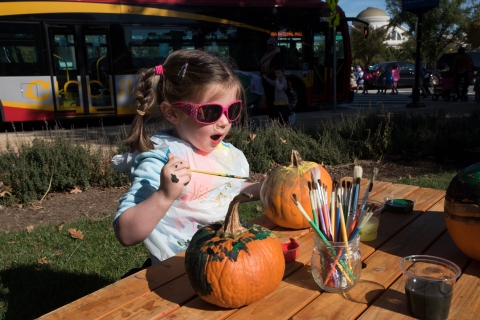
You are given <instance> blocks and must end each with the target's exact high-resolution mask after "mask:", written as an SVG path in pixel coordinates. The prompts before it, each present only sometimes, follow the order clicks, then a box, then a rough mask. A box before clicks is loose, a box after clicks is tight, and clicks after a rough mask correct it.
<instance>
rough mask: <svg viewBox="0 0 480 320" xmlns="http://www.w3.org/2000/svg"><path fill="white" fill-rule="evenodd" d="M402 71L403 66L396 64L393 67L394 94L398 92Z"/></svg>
mask: <svg viewBox="0 0 480 320" xmlns="http://www.w3.org/2000/svg"><path fill="white" fill-rule="evenodd" d="M400 71H401V68H400V66H399V65H398V64H394V65H393V67H392V75H393V86H392V94H398V89H397V86H398V81H399V80H400Z"/></svg>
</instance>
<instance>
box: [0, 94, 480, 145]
mask: <svg viewBox="0 0 480 320" xmlns="http://www.w3.org/2000/svg"><path fill="white" fill-rule="evenodd" d="M469 92H470V95H469V96H468V98H469V100H468V101H467V102H460V101H457V102H446V101H443V100H442V99H441V98H440V99H439V100H438V101H432V99H431V98H427V99H421V102H422V103H424V104H425V108H415V109H412V108H410V109H408V108H407V104H408V103H410V102H411V99H410V98H408V95H409V94H410V92H409V89H400V94H398V95H390V94H386V95H377V94H376V91H375V90H370V93H369V94H368V95H363V94H360V93H358V94H355V98H354V101H353V103H350V104H345V103H342V104H340V103H339V104H337V106H336V107H334V106H333V104H324V105H322V106H316V107H314V108H312V111H309V112H300V113H296V120H295V126H302V127H312V126H315V125H317V124H318V123H319V122H321V121H325V120H329V119H333V118H336V117H341V116H346V115H357V114H365V113H367V112H368V111H369V110H372V109H373V110H380V109H381V108H385V109H386V110H388V111H389V112H393V113H396V112H412V113H434V112H438V111H440V110H442V111H445V112H446V113H447V114H449V115H450V116H461V115H464V114H471V113H472V112H474V111H479V112H480V104H477V103H476V102H474V101H473V98H474V97H473V93H472V90H471V89H470V90H469ZM258 118H259V119H260V120H261V121H268V117H267V116H259V117H258ZM7 126H9V124H7ZM7 126H5V125H4V128H7ZM24 126H25V127H26V126H27V125H26V124H25V125H24ZM64 127H66V128H70V127H69V126H65V125H64ZM8 128H9V127H8ZM128 130H129V126H128V125H127V126H121V125H108V126H100V125H96V123H95V125H93V126H88V127H83V128H78V127H77V128H75V129H74V133H75V136H76V137H78V139H84V138H85V137H87V136H88V138H89V139H91V140H98V139H99V138H100V137H103V139H104V141H105V143H110V144H111V143H114V142H115V140H116V137H117V136H119V135H122V134H123V133H125V132H127V131H128ZM153 131H154V129H152V132H153ZM3 132H5V131H3ZM63 132H65V134H67V133H71V132H72V130H64V131H63ZM49 134H51V132H49V131H45V130H42V128H41V127H40V129H38V128H37V129H36V131H29V130H19V129H18V128H17V133H14V132H10V133H8V134H7V133H0V150H2V149H4V148H5V144H6V141H7V139H8V140H9V141H11V142H12V141H16V140H18V139H24V140H31V139H33V138H35V137H38V136H43V137H48V136H49Z"/></svg>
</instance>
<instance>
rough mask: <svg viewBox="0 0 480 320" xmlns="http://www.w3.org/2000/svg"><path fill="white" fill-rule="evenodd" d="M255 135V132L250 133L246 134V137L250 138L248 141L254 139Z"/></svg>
mask: <svg viewBox="0 0 480 320" xmlns="http://www.w3.org/2000/svg"><path fill="white" fill-rule="evenodd" d="M256 137H257V134H256V133H250V135H249V136H248V138H249V139H250V141H253V140H255V138H256Z"/></svg>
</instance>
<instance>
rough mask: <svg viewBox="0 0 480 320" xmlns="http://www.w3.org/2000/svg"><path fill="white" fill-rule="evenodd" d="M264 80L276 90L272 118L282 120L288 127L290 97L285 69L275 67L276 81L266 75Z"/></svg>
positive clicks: (271, 112) (271, 111)
mask: <svg viewBox="0 0 480 320" xmlns="http://www.w3.org/2000/svg"><path fill="white" fill-rule="evenodd" d="M263 79H264V80H265V81H267V82H268V84H270V85H272V86H274V88H275V100H274V101H273V108H272V109H271V110H270V118H271V119H272V120H280V122H281V123H283V124H287V125H288V124H289V120H288V113H289V110H288V96H287V94H286V92H285V90H287V89H288V84H287V79H285V69H284V68H283V67H275V80H272V79H269V78H268V77H267V76H266V75H263Z"/></svg>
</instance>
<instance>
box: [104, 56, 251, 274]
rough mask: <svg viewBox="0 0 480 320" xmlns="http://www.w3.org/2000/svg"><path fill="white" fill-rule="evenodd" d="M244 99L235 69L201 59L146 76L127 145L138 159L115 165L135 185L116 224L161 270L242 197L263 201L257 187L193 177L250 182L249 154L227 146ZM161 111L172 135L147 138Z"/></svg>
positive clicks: (171, 60) (178, 59) (124, 239)
mask: <svg viewBox="0 0 480 320" xmlns="http://www.w3.org/2000/svg"><path fill="white" fill-rule="evenodd" d="M156 76H159V77H158V84H157V85H156V86H154V82H155V78H156ZM242 97H244V91H243V87H242V85H241V83H240V82H239V80H238V78H237V77H236V76H235V74H234V73H233V71H232V69H231V68H230V67H229V66H228V65H227V64H226V63H225V62H224V61H222V60H221V59H219V58H218V57H215V56H213V55H211V54H208V53H206V52H203V51H198V50H179V51H175V52H173V53H172V54H171V55H170V56H169V57H168V58H167V59H166V61H165V63H164V64H163V65H159V66H156V67H154V68H150V69H143V70H141V72H140V79H139V83H138V86H137V93H136V96H135V104H136V108H137V113H138V114H137V115H136V116H135V118H134V119H133V122H132V126H131V129H130V133H129V136H128V137H127V139H126V141H125V142H126V144H127V145H128V146H129V147H130V149H131V152H132V153H128V154H124V155H121V156H115V157H114V159H113V163H114V166H115V167H116V168H117V169H119V170H122V169H123V170H124V171H126V172H128V173H129V177H130V181H131V187H130V189H129V190H128V191H127V192H126V193H125V194H124V195H123V196H122V197H121V198H120V205H119V207H118V211H117V213H116V215H115V218H114V221H113V226H114V230H115V235H116V236H117V238H118V240H119V241H120V243H122V244H123V245H125V246H131V245H135V244H138V243H140V242H142V241H144V242H145V245H146V246H147V248H148V250H149V251H150V254H151V260H152V263H153V264H155V263H158V262H159V261H162V260H165V259H167V258H169V257H171V256H174V255H175V254H177V253H179V252H182V251H184V250H185V249H186V248H187V246H188V244H189V241H190V239H191V238H192V236H193V235H194V233H195V232H196V231H197V230H198V229H199V228H200V227H202V226H205V225H207V224H209V223H211V222H214V221H218V220H222V219H224V218H225V215H226V213H227V209H228V205H229V204H230V202H231V200H232V199H233V197H234V196H236V195H237V194H238V193H240V192H241V191H245V192H248V193H251V194H253V195H254V198H256V199H258V198H259V189H260V184H259V183H254V184H252V183H246V182H244V180H241V179H234V178H227V177H220V176H213V175H206V174H201V173H193V172H191V171H190V169H198V170H204V171H210V172H212V171H213V172H219V173H227V174H233V175H237V176H248V175H249V165H248V163H247V159H246V158H245V156H244V155H243V153H242V152H241V151H240V150H238V149H237V148H235V147H234V146H233V145H231V144H229V143H226V142H224V139H225V138H227V135H228V132H229V131H230V128H231V127H232V123H233V122H234V121H236V120H237V119H238V118H239V117H240V113H241V110H242V101H241V100H240V99H241V98H242ZM157 108H159V109H160V110H161V112H162V114H163V116H164V117H165V119H166V120H167V121H168V122H170V123H171V125H172V128H171V129H167V130H161V131H159V132H157V133H156V134H154V135H153V136H152V137H148V136H147V132H146V130H145V122H146V120H147V119H146V118H147V116H148V115H149V114H150V113H153V112H155V111H156V110H155V109H157ZM148 265H149V263H146V264H144V267H146V266H148Z"/></svg>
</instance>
